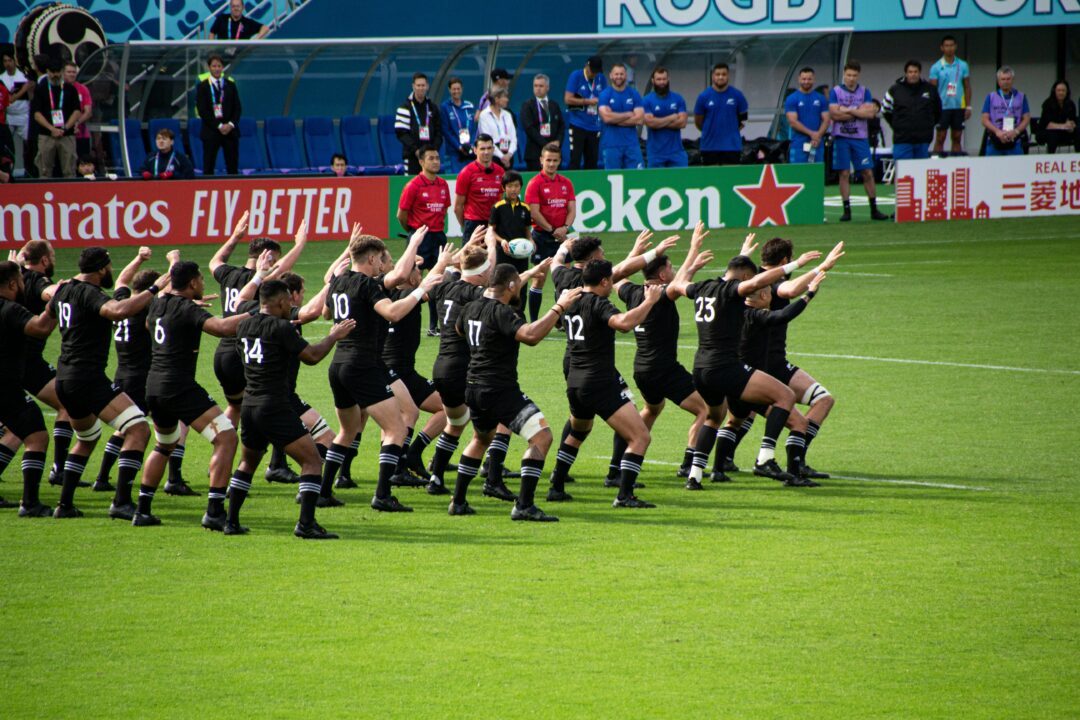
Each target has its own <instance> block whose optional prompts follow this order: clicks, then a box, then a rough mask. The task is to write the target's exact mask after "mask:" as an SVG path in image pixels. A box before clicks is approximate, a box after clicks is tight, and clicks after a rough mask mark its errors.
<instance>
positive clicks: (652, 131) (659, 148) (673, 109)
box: [643, 67, 688, 168]
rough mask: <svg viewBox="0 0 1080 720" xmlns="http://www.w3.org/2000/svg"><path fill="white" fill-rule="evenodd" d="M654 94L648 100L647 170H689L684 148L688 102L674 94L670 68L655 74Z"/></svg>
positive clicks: (654, 71)
mask: <svg viewBox="0 0 1080 720" xmlns="http://www.w3.org/2000/svg"><path fill="white" fill-rule="evenodd" d="M652 86H653V91H652V92H651V93H649V94H648V95H646V96H645V98H644V100H643V103H644V107H645V127H647V128H649V135H648V137H647V138H646V139H645V155H646V156H647V157H646V161H647V162H648V166H649V167H651V168H658V167H686V165H687V162H688V158H687V156H686V150H685V149H684V148H683V144H682V131H683V128H685V127H686V121H687V114H686V100H684V99H683V96H682V95H680V94H679V93H677V92H674V91H672V90H671V87H670V79H669V76H668V71H667V68H665V67H657V68H656V69H655V70H653V73H652Z"/></svg>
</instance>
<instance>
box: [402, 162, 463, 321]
mask: <svg viewBox="0 0 1080 720" xmlns="http://www.w3.org/2000/svg"><path fill="white" fill-rule="evenodd" d="M416 156H417V163H418V164H419V166H420V172H419V173H417V175H416V177H414V178H413V179H412V180H410V181H409V182H408V183H407V184H406V185H405V189H404V190H402V191H401V199H400V200H399V201H398V210H397V220H398V222H399V223H401V227H403V228H404V229H405V232H406V233H408V234H409V235H410V236H412V234H413V233H414V232H416V231H417V230H418V229H419V228H421V227H424V226H425V225H426V226H427V229H428V231H427V234H426V235H425V236H424V240H423V241H422V242H421V243H420V247H419V248H418V249H417V251H416V255H417V257H420V258H423V260H424V263H423V266H422V267H424V268H427V269H429V270H430V269H431V268H433V267H435V261H436V260H437V259H438V257H439V250H440V248H442V246H443V245H445V244H446V211H447V210H448V209H449V208H450V186H449V185H448V184H447V183H446V181H445V180H443V179H442V178H441V177H439V170H440V169H441V167H442V159H441V158H440V156H439V149H438V148H437V147H436V146H434V145H430V144H424V145H421V146H420V147H419V148H418V149H417V151H416ZM437 317H438V313H437V310H436V308H435V301H434V300H428V335H429V336H431V337H435V336H437V335H438V334H439V331H438V329H437V328H438V325H437V323H436V318H437Z"/></svg>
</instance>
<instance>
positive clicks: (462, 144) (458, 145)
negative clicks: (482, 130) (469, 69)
mask: <svg viewBox="0 0 1080 720" xmlns="http://www.w3.org/2000/svg"><path fill="white" fill-rule="evenodd" d="M446 87H447V89H448V90H449V91H450V99H448V100H444V101H443V103H442V105H440V106H439V113H440V119H441V120H442V126H443V127H444V128H445V129H446V130H445V132H446V134H445V135H444V136H443V148H444V151H445V155H446V157H445V161H444V162H443V169H444V170H445V171H446V172H458V171H459V170H461V168H463V167H465V166H466V165H467V164H468V163H469V162H471V161H472V159H473V147H472V144H473V140H472V139H473V136H474V135H475V134H476V123H475V121H474V120H473V115H474V113H473V110H474V108H473V104H472V103H471V102H469V101H468V100H463V99H462V90H463V87H462V84H461V78H456V77H452V78H450V81H449V82H448V83H447V84H446Z"/></svg>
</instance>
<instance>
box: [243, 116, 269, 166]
mask: <svg viewBox="0 0 1080 720" xmlns="http://www.w3.org/2000/svg"><path fill="white" fill-rule="evenodd" d="M237 130H239V131H240V172H241V173H251V172H260V171H262V170H265V169H266V158H265V157H264V156H263V144H262V143H261V142H259V124H258V123H257V122H255V118H249V117H242V118H240V126H239V127H238V128H237Z"/></svg>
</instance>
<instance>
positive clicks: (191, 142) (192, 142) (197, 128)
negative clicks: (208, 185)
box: [187, 117, 244, 175]
mask: <svg viewBox="0 0 1080 720" xmlns="http://www.w3.org/2000/svg"><path fill="white" fill-rule="evenodd" d="M243 122H244V121H243V120H241V121H240V123H241V124H243ZM187 130H188V150H189V152H188V157H190V158H191V164H192V165H194V166H195V174H196V175H202V174H203V142H202V120H201V119H200V118H197V117H193V118H191V119H190V120H188V127H187ZM214 174H215V175H224V174H225V153H222V152H219V153H218V156H217V161H216V162H215V163H214Z"/></svg>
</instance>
